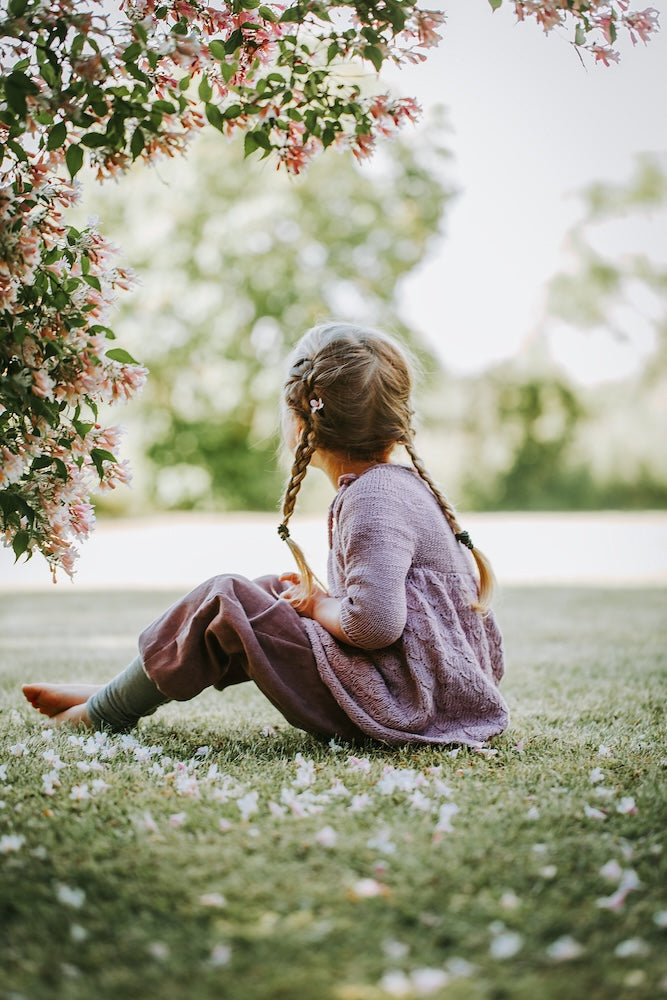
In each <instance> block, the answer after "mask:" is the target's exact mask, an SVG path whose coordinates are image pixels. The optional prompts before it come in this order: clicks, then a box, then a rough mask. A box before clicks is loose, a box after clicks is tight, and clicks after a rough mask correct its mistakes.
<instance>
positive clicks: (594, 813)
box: [584, 805, 607, 820]
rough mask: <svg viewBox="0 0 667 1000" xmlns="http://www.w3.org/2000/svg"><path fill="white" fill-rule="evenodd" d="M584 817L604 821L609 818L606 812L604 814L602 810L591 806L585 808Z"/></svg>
mask: <svg viewBox="0 0 667 1000" xmlns="http://www.w3.org/2000/svg"><path fill="white" fill-rule="evenodd" d="M584 816H586V818H587V819H599V820H604V819H606V818H607V814H606V812H603V811H602V809H596V808H595V806H589V805H585V806H584Z"/></svg>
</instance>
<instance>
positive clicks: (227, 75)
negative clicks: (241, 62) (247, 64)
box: [220, 62, 239, 83]
mask: <svg viewBox="0 0 667 1000" xmlns="http://www.w3.org/2000/svg"><path fill="white" fill-rule="evenodd" d="M238 68H239V67H238V64H237V63H235V62H223V63H220V72H221V74H222V77H223V79H224V81H225V83H229V81H230V80H231V78H232V77H233V76H234V74H235V73H236V71H237V70H238Z"/></svg>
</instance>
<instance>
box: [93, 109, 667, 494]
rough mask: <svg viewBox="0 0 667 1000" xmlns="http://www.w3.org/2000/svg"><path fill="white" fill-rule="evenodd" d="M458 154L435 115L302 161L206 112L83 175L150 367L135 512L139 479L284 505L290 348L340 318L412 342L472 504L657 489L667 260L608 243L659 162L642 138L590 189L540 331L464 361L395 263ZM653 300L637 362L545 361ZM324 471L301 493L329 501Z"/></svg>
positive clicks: (446, 189)
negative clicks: (280, 165) (350, 150)
mask: <svg viewBox="0 0 667 1000" xmlns="http://www.w3.org/2000/svg"><path fill="white" fill-rule="evenodd" d="M447 156H448V154H447V150H446V129H445V125H444V117H443V116H442V115H441V116H440V117H439V118H438V120H437V121H432V122H430V123H429V126H428V128H424V129H421V130H419V131H418V132H415V133H413V134H411V135H410V137H409V138H408V140H407V141H406V140H401V141H397V142H394V143H391V144H387V145H386V147H385V148H384V149H383V151H382V152H381V153H380V154H377V155H376V157H375V158H374V161H373V162H372V163H371V164H364V165H363V167H362V166H360V165H359V164H357V163H356V162H355V161H354V160H353V159H352V158H351V157H350V156H349V155H348V154H345V155H341V156H340V157H338V156H329V157H323V158H322V159H321V160H319V161H318V162H317V163H315V164H314V165H313V166H312V167H311V169H310V170H309V172H308V173H307V175H306V176H305V177H304V178H298V179H294V178H287V177H285V176H284V175H283V174H282V173H281V174H277V173H276V172H275V171H274V170H273V169H272V168H271V167H270V166H267V165H266V164H263V163H261V162H253V161H248V160H246V161H244V160H243V159H242V154H241V151H240V150H239V148H238V146H237V144H235V143H229V142H226V141H224V140H222V139H221V137H220V136H218V135H212V134H211V135H204V136H202V137H201V138H199V139H198V140H197V142H196V143H195V145H194V146H193V148H192V149H191V151H190V154H189V156H188V157H187V159H182V160H177V161H176V160H175V161H173V162H172V161H168V162H162V163H160V164H158V165H157V167H155V166H153V167H150V168H143V169H138V170H135V171H133V172H132V173H131V174H130V175H129V176H128V177H125V178H123V179H122V181H121V182H120V183H119V184H118V185H116V186H115V187H112V186H107V187H106V188H104V189H102V190H100V189H99V188H98V187H91V188H90V189H89V190H88V192H87V194H86V197H85V199H84V208H87V210H88V212H91V211H93V212H94V213H95V214H97V215H99V216H101V217H102V222H103V226H104V228H105V230H106V231H107V232H108V233H109V234H110V236H111V237H112V238H114V239H115V240H116V241H117V242H118V243H120V244H121V245H122V247H123V250H124V252H125V255H126V257H127V259H128V262H129V263H130V264H131V266H133V267H134V268H135V269H136V270H137V271H138V273H139V277H140V285H139V287H138V289H137V290H136V291H135V292H134V293H133V294H132V295H131V296H125V298H124V300H123V302H122V305H121V308H120V313H119V315H118V316H117V317H116V318H115V320H114V326H115V328H116V330H117V332H118V334H119V338H120V339H121V342H122V343H123V344H124V345H126V346H127V347H128V348H129V350H131V351H132V353H133V354H134V355H135V357H136V358H137V359H138V360H140V361H141V362H143V363H145V364H147V365H148V367H149V368H150V370H151V376H150V378H149V382H148V385H147V388H146V390H145V391H144V393H143V396H142V398H141V400H140V401H139V403H135V404H134V405H133V408H132V413H131V414H128V419H127V420H126V423H127V424H128V426H129V439H130V453H131V458H132V459H133V465H134V469H135V480H136V486H135V489H134V490H133V492H132V493H131V494H128V493H127V492H125V495H124V496H122V497H120V496H119V497H118V498H117V500H116V498H114V500H115V501H116V502H118V501H122V502H123V503H124V504H125V507H124V509H123V512H125V511H127V509H128V506H127V505H128V501H129V502H130V503H131V504H132V509H133V510H138V509H144V508H146V507H152V508H155V507H158V508H171V509H174V508H180V509H199V510H204V509H206V510H215V509H218V510H241V509H244V510H271V509H275V506H276V502H277V498H278V497H279V495H280V491H281V486H282V481H283V471H284V470H280V469H279V466H278V462H277V458H276V455H277V447H278V412H277V409H278V407H277V404H278V399H279V392H280V382H281V374H282V363H283V359H284V357H285V354H286V353H287V351H288V350H289V348H290V347H291V346H292V344H293V343H294V342H295V341H296V340H297V339H298V337H299V336H300V335H301V333H302V332H303V331H304V330H306V329H307V328H308V327H309V326H311V325H312V324H313V323H316V322H319V321H321V320H324V319H328V318H338V319H347V320H352V321H358V322H362V323H367V324H370V325H374V326H379V327H381V328H384V329H386V330H388V331H389V332H393V333H396V334H397V335H398V336H399V337H401V338H402V339H403V340H404V342H407V343H408V345H409V346H410V347H411V348H412V350H413V351H414V352H415V354H416V355H417V357H418V359H419V361H420V362H421V367H422V369H423V372H424V378H423V379H422V385H421V387H420V392H419V403H420V411H421V414H422V429H421V440H422V451H423V453H424V457H425V459H426V461H427V464H428V465H429V466H430V467H431V468H432V469H433V472H434V474H435V475H436V477H437V478H438V479H439V480H440V481H441V482H442V483H443V485H444V486H445V488H446V489H447V490H448V491H449V493H450V495H451V496H452V498H453V499H454V500H455V502H457V503H458V504H459V505H460V506H462V507H466V508H468V509H481V510H487V509H499V510H521V509H539V510H546V509H551V510H558V509H560V510H567V509H597V508H628V507H629V508H632V507H634V508H642V507H663V506H665V505H666V504H667V458H666V456H665V449H664V446H663V444H661V435H662V433H663V430H664V418H665V409H666V406H667V402H666V397H667V391H666V390H667V386H666V380H667V375H666V371H667V365H665V361H666V360H667V337H666V336H665V332H666V331H667V298H666V295H667V269H665V268H664V267H661V266H659V265H658V264H656V263H655V262H654V261H652V260H651V259H650V258H649V257H648V256H647V255H646V254H645V253H642V252H641V251H640V250H638V251H637V252H635V253H629V252H628V251H627V248H622V249H621V251H620V252H618V253H614V252H612V249H611V244H610V243H609V241H608V240H607V238H606V235H605V234H606V233H607V232H608V228H609V226H611V227H612V228H613V226H614V225H615V224H618V223H619V221H623V222H625V221H627V219H628V218H631V217H634V216H642V215H643V214H645V213H646V212H648V211H650V212H651V213H656V212H659V211H661V210H662V211H664V210H665V208H666V207H667V168H666V166H665V163H664V162H663V161H662V160H661V159H660V158H658V157H652V158H646V159H644V160H642V161H641V162H640V163H638V165H637V171H636V175H635V176H634V177H632V178H630V179H629V181H628V182H627V184H625V185H605V184H603V183H601V184H598V185H596V186H595V187H593V188H591V189H590V190H588V191H586V192H584V193H583V196H582V199H583V205H584V211H583V214H582V218H581V221H580V223H579V224H578V225H577V226H576V227H575V229H574V230H573V232H572V233H571V234H570V240H569V247H568V262H567V269H566V270H565V271H564V272H563V273H562V274H560V275H558V276H556V278H555V279H554V281H553V283H552V287H551V289H550V295H549V302H548V308H547V310H546V312H545V316H544V320H543V322H542V323H541V324H540V325H539V327H538V328H537V330H536V331H535V334H534V336H533V337H532V339H531V341H530V343H529V344H527V345H526V347H525V349H524V350H523V351H522V352H521V354H520V355H519V356H517V357H516V358H514V359H512V360H510V361H506V362H504V363H502V364H500V365H497V366H495V367H493V368H491V369H488V370H486V371H485V372H483V373H482V374H481V375H478V376H475V377H465V378H456V377H454V376H453V375H452V374H451V373H448V372H447V371H445V370H443V369H442V367H441V366H440V365H439V363H438V362H437V360H436V358H435V356H434V353H433V350H432V348H431V347H429V345H428V344H426V343H424V342H422V341H420V340H419V338H418V337H417V335H416V334H415V331H414V330H413V329H412V328H411V327H410V324H409V321H407V320H406V319H405V317H403V316H402V315H401V313H400V305H401V282H402V280H403V279H405V278H406V277H407V276H408V275H409V274H410V272H411V271H413V270H414V269H415V268H416V267H417V266H418V265H419V264H420V262H422V261H423V260H424V259H425V257H426V255H427V254H428V252H429V249H430V247H432V245H433V244H434V241H436V240H437V239H438V238H439V237H440V236H441V235H442V233H443V230H444V228H445V226H444V220H445V217H446V210H447V206H448V204H449V203H450V201H451V199H452V197H454V194H455V193H454V191H453V190H452V188H451V185H450V184H448V183H447V180H446V177H447V170H446V160H447ZM443 178H444V179H443ZM600 234H602V236H600ZM642 315H643V322H644V323H645V325H646V324H648V326H649V327H650V328H651V331H652V336H654V337H655V338H656V347H655V350H654V351H653V354H652V356H651V358H650V360H649V362H647V364H646V365H645V367H644V369H643V370H642V371H640V372H638V373H636V374H634V375H632V376H628V377H626V378H623V379H621V380H616V381H614V382H613V383H608V384H601V385H599V386H593V387H590V386H589V387H585V386H581V385H578V384H577V383H575V382H574V381H573V380H572V379H571V377H570V376H569V375H568V374H567V373H566V371H565V370H564V369H563V368H561V367H559V365H558V364H556V363H555V362H554V358H553V352H552V345H553V343H555V342H556V341H557V339H558V337H559V336H560V335H561V334H562V331H563V330H564V329H566V328H567V329H570V330H571V329H572V328H573V327H576V328H577V331H578V333H577V336H578V337H580V338H585V337H587V336H589V335H590V331H595V330H598V331H600V330H604V331H606V332H607V333H608V334H610V335H612V336H615V337H618V338H623V337H627V336H631V335H632V333H631V330H632V325H633V324H636V323H637V322H638V316H639V317H641V316H642ZM434 323H437V317H435V318H434ZM628 331H630V332H628ZM434 333H435V331H434ZM317 478H319V477H309V479H311V480H312V482H310V483H309V486H308V489H307V490H306V492H305V495H304V503H305V505H306V506H308V505H309V503H310V502H317V503H318V504H320V503H321V499H322V498H321V493H322V491H323V490H324V489H325V484H323V483H321V484H319V485H318V482H317Z"/></svg>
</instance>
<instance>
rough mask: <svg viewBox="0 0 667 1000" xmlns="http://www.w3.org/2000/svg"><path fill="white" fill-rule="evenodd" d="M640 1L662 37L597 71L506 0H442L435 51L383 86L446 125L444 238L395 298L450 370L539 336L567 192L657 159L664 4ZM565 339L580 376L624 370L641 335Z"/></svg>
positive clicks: (665, 123) (662, 125)
mask: <svg viewBox="0 0 667 1000" xmlns="http://www.w3.org/2000/svg"><path fill="white" fill-rule="evenodd" d="M647 5H648V0H647ZM650 5H651V6H653V7H654V8H655V9H657V10H658V11H659V12H660V16H661V23H662V30H661V31H660V32H658V34H657V35H656V36H655V37H654V39H653V40H652V41H651V42H650V43H649V44H648V45H647V46H645V45H643V44H641V43H639V44H638V45H637V46H635V47H633V46H632V45H631V44H630V43H629V42H628V43H626V44H624V45H623V46H622V57H621V62H620V64H618V65H616V66H611V67H609V68H605V67H604V66H602V65H598V66H595V65H593V62H592V59H586V60H585V65H583V66H582V64H581V62H580V60H579V58H578V56H577V54H576V52H575V51H574V49H573V47H572V46H571V45H569V44H568V39H569V37H570V35H569V34H568V33H565V32H561V33H560V34H559V35H557V34H556V33H555V32H552V34H551V35H549V36H548V37H545V35H544V34H543V32H542V31H541V29H540V28H539V27H538V26H537V25H536V24H535V23H533V22H532V21H528V22H525V23H523V24H517V23H516V19H515V16H514V13H513V11H512V9H511V8H510V7H509V5H508V4H507V3H506V4H505V6H504V7H503V8H501V10H500V11H498V12H496V13H495V14H494V13H493V12H492V11H491V8H490V6H489V4H488V2H485V0H446V2H445V3H444V8H445V10H446V12H447V18H448V20H447V23H446V25H445V26H444V28H443V30H442V32H441V34H442V36H443V41H442V43H441V45H440V47H439V48H438V49H435V50H433V51H432V52H431V55H430V57H429V60H428V62H427V63H425V64H424V65H422V66H420V67H415V68H413V67H409V68H406V69H404V70H402V71H401V72H400V74H398V75H397V76H396V78H395V80H394V81H393V86H394V89H399V90H400V91H401V92H402V93H403V94H409V95H413V96H416V97H417V98H418V99H419V101H420V102H421V103H422V105H423V106H424V107H425V108H428V107H429V106H430V105H432V104H437V103H442V104H445V105H446V106H447V108H448V110H449V118H450V121H451V124H452V127H453V133H452V135H451V137H450V148H451V150H452V152H453V154H454V159H453V163H452V164H451V166H450V168H449V169H450V171H451V173H452V174H453V179H454V181H455V183H456V185H457V186H458V187H459V189H460V190H461V194H460V196H459V198H458V200H457V202H456V203H455V204H454V205H453V206H452V207H451V208H450V210H449V216H448V223H447V238H446V240H445V241H443V243H442V246H441V248H440V250H439V251H438V252H437V253H436V254H435V256H434V257H433V258H432V259H431V261H430V263H428V264H427V265H425V266H424V267H423V268H422V270H421V272H420V274H419V275H418V276H417V277H415V278H414V279H412V280H411V281H410V283H409V284H408V285H407V286H406V289H405V313H406V316H410V318H411V319H412V320H413V322H415V323H416V324H417V326H418V328H420V329H421V330H422V331H423V332H424V334H425V335H426V336H427V338H428V339H429V340H431V341H432V342H434V343H435V345H436V347H437V349H438V351H439V353H440V355H441V357H442V359H443V360H444V362H445V363H446V364H447V365H448V366H449V367H450V368H452V369H453V370H455V371H459V372H463V371H472V370H476V369H479V368H480V367H483V366H484V365H487V364H489V363H490V362H492V361H494V360H499V359H501V358H504V357H507V356H508V355H510V354H513V353H514V352H515V351H516V350H517V349H519V348H520V346H521V345H522V344H523V343H525V342H526V340H527V339H528V338H529V337H530V336H531V334H532V333H533V332H534V331H535V329H536V325H537V323H538V320H539V318H540V316H541V315H542V310H543V305H544V296H545V283H546V281H547V280H548V278H549V277H551V276H552V275H553V274H554V272H555V271H557V270H558V269H559V268H560V267H562V265H563V263H564V256H563V243H564V237H565V234H566V232H567V230H568V228H569V227H570V226H571V224H572V222H573V221H574V220H575V218H576V217H577V214H578V210H579V209H578V203H577V199H576V197H575V195H576V193H577V192H578V191H580V190H581V189H582V188H584V187H586V186H587V185H588V184H589V183H590V182H591V181H596V180H610V181H614V180H616V181H620V180H623V179H624V178H626V177H628V176H629V175H630V173H631V169H632V164H633V157H634V156H635V154H637V153H641V152H647V151H652V150H659V151H667V119H666V117H665V113H664V94H665V93H666V92H667V0H651V4H650ZM433 6H439V5H438V4H437V3H434V4H433ZM633 6H637V7H640V8H641V7H643V6H644V4H643V3H642V0H638V2H637V4H633ZM665 230H666V227H665V226H664V222H663V224H660V223H656V224H655V225H654V226H652V227H651V234H650V236H649V239H650V240H651V243H652V247H651V249H652V252H653V253H654V254H655V255H656V256H659V257H660V258H661V259H667V232H666V231H665ZM569 343H570V345H572V344H573V343H574V344H575V345H576V346H577V350H576V360H575V352H574V350H572V349H571V346H570V347H568V346H567V344H568V342H567V341H563V344H562V350H561V352H560V353H561V355H567V356H568V358H569V360H570V362H571V369H572V370H573V372H574V373H575V374H577V375H578V376H579V377H580V378H582V379H583V380H590V379H591V378H594V377H598V378H599V377H602V376H604V375H607V376H609V377H611V376H614V375H620V374H622V373H623V372H625V371H630V370H631V368H632V367H633V365H636V363H637V359H638V358H639V357H640V356H642V354H645V353H646V351H647V346H648V345H647V338H646V336H645V334H644V335H642V333H641V331H639V332H638V334H637V337H636V340H635V342H634V343H631V344H630V345H626V346H625V347H620V346H618V345H614V343H612V342H611V341H609V340H600V339H596V338H590V337H588V338H586V336H585V335H583V334H577V335H576V340H574V341H572V340H571V341H570V342H569Z"/></svg>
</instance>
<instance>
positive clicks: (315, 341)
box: [23, 324, 508, 745]
mask: <svg viewBox="0 0 667 1000" xmlns="http://www.w3.org/2000/svg"><path fill="white" fill-rule="evenodd" d="M411 382H412V379H411V374H410V368H409V365H408V362H407V360H406V357H405V355H404V353H403V351H402V350H401V349H400V347H399V346H398V345H397V344H396V343H395V342H394V341H393V340H392V339H390V338H389V337H387V336H385V335H383V334H380V333H376V332H373V331H370V330H365V329H360V328H358V327H355V326H350V325H347V324H326V325H324V326H318V327H315V328H314V329H312V330H310V331H309V332H308V333H307V334H306V335H305V336H304V337H303V338H302V339H301V341H300V342H299V343H298V345H297V347H296V348H295V350H294V352H293V354H292V356H291V359H290V367H289V372H288V375H287V380H286V382H285V386H284V390H283V407H282V410H283V414H282V425H283V436H284V440H285V443H286V445H287V447H288V448H289V450H290V452H291V453H293V456H294V459H293V465H292V472H291V475H290V478H289V480H288V483H287V487H286V489H285V494H284V497H283V507H282V513H283V520H282V523H281V524H280V526H279V527H278V533H279V535H280V537H281V538H282V539H284V540H285V541H286V542H287V544H288V546H289V547H290V549H291V551H292V553H293V555H294V557H295V560H296V563H297V566H298V569H299V572H298V573H286V574H283V576H280V577H276V576H266V577H262V578H260V579H258V580H248V579H246V578H244V577H242V576H232V575H225V576H216V577H213V578H212V579H210V580H207V581H206V582H205V583H203V584H201V585H200V586H199V587H197V588H196V589H195V590H193V591H192V593H190V594H188V596H187V597H184V598H183V599H182V600H181V601H178V602H177V603H176V604H174V605H173V607H171V608H170V609H169V610H168V611H166V612H165V614H163V615H162V617H160V618H158V619H157V621H155V622H153V624H152V625H149V626H148V628H146V629H145V630H144V631H143V632H142V633H141V635H140V637H139V653H140V655H139V656H138V657H137V658H136V659H135V660H134V661H133V663H131V664H130V666H129V667H128V668H127V669H126V670H125V671H124V672H123V673H121V674H119V675H118V676H117V677H116V678H115V679H114V680H112V681H110V682H109V683H108V684H107V685H105V686H97V685H93V686H90V685H84V686H76V685H48V684H28V685H25V687H24V688H23V691H24V694H25V696H26V698H27V699H28V700H29V701H30V702H31V703H32V705H33V706H34V707H35V708H36V709H38V710H39V711H40V712H42V713H44V714H45V715H49V716H51V717H52V718H53V719H54V721H55V722H56V723H70V724H85V725H87V726H91V727H95V728H101V727H106V728H109V729H112V730H117V731H118V730H124V729H128V728H130V727H132V726H133V725H135V724H136V722H137V720H138V719H139V718H141V717H142V716H144V715H148V714H150V713H151V712H153V711H155V709H156V708H157V707H158V706H159V705H161V704H163V703H164V702H166V701H168V700H170V699H176V700H178V701H186V700H188V699H190V698H194V696H195V695H196V694H198V693H199V692H200V691H202V690H203V689H204V688H206V687H208V686H210V685H213V686H215V687H216V688H220V689H221V688H225V687H227V686H229V685H231V684H239V683H241V682H243V681H248V680H252V681H254V682H255V683H256V684H257V686H258V687H259V688H260V690H261V691H263V692H264V694H265V695H266V697H267V698H268V699H269V700H270V701H271V702H272V703H273V704H274V705H275V706H276V707H277V708H278V709H279V711H280V712H281V713H282V714H283V715H284V716H285V718H286V719H287V720H288V721H289V722H290V723H292V725H294V726H297V727H298V728H300V729H304V730H306V731H308V732H311V733H315V734H318V735H322V736H327V737H330V736H339V737H343V738H345V739H350V740H354V739H363V738H365V737H372V738H374V739H376V740H380V741H382V742H384V743H389V744H396V745H400V744H406V743H435V744H447V743H464V744H469V745H477V744H480V743H481V742H483V741H484V740H486V739H487V738H488V737H490V736H494V735H495V734H497V733H500V732H502V730H503V729H504V728H505V727H506V726H507V722H508V712H507V707H506V705H505V702H504V700H503V698H502V697H501V695H500V694H499V692H498V690H497V684H498V682H499V681H500V678H501V677H502V674H503V657H502V641H501V637H500V633H499V631H498V628H497V625H496V622H495V620H494V618H493V616H492V614H491V613H490V612H489V610H488V601H489V597H490V592H491V585H492V576H491V571H490V568H489V565H488V563H487V561H486V559H485V557H484V556H483V555H482V554H481V553H480V552H479V550H478V549H475V548H474V547H473V544H472V542H471V540H470V537H469V535H468V534H467V532H465V531H462V530H461V528H460V526H459V524H458V522H457V520H456V515H455V513H454V511H453V509H452V507H451V505H450V504H449V503H448V501H447V500H446V499H445V497H444V496H443V495H442V494H441V493H440V492H439V490H438V489H437V487H436V486H435V484H434V483H433V481H432V479H431V478H430V476H429V474H428V473H427V471H426V469H425V468H424V466H423V464H422V462H421V460H420V458H419V457H418V455H417V453H416V451H415V446H414V431H413V427H412V416H413V410H412V407H411V400H410V394H411ZM397 445H402V446H403V447H404V448H405V449H406V451H407V453H408V455H409V456H410V459H411V462H412V467H408V466H404V465H397V464H392V463H391V462H390V459H391V456H392V454H393V452H394V449H395V448H396V446H397ZM309 465H314V466H316V467H318V468H320V469H322V470H323V471H324V472H325V473H326V475H327V476H328V477H329V479H330V480H331V482H332V484H333V485H334V487H335V488H336V489H337V493H336V496H335V497H334V500H333V503H332V505H331V508H330V510H329V548H330V552H329V565H328V578H329V579H328V583H329V589H328V591H325V590H323V589H322V588H321V587H320V586H319V585H318V583H317V582H316V581H315V578H314V576H313V573H312V572H311V570H310V568H309V566H308V564H307V562H306V560H305V558H304V555H303V553H302V551H301V549H300V548H299V547H298V545H297V544H296V543H295V542H294V541H293V539H292V538H291V536H290V532H289V528H288V524H289V521H290V518H291V516H292V513H293V511H294V506H295V503H296V499H297V495H298V493H299V488H300V486H301V483H302V482H303V478H304V476H305V475H306V470H307V468H308V466H309Z"/></svg>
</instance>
